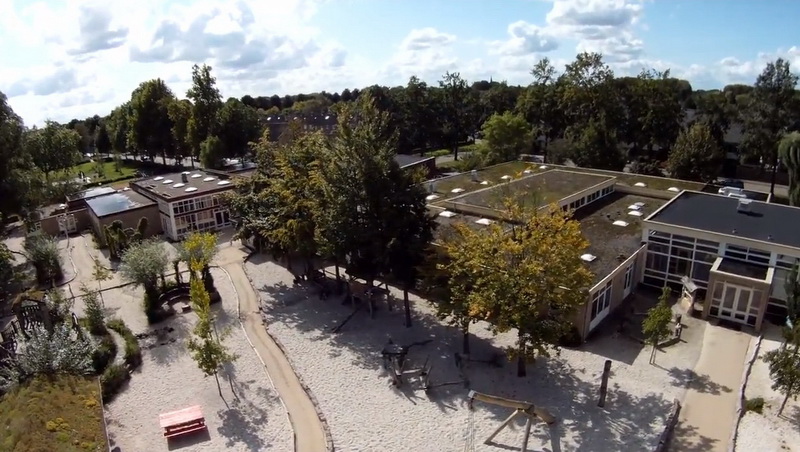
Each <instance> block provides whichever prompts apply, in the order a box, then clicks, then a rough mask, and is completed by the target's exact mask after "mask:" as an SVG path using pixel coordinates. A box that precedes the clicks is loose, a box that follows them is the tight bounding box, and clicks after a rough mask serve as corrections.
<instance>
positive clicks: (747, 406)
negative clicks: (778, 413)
mask: <svg viewBox="0 0 800 452" xmlns="http://www.w3.org/2000/svg"><path fill="white" fill-rule="evenodd" d="M744 411H745V413H746V412H748V411H753V412H756V413H758V414H762V413H763V411H764V399H763V398H762V397H756V398H755V399H747V400H746V401H745V402H744Z"/></svg>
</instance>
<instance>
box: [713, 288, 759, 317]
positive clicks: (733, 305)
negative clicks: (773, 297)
mask: <svg viewBox="0 0 800 452" xmlns="http://www.w3.org/2000/svg"><path fill="white" fill-rule="evenodd" d="M752 302H753V290H752V289H750V288H748V287H742V286H735V285H733V284H727V283H726V284H725V293H724V295H723V297H722V304H721V305H720V308H719V317H720V318H723V319H728V320H732V321H734V322H738V323H749V322H748V316H749V314H750V310H751V304H752Z"/></svg>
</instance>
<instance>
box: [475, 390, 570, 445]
mask: <svg viewBox="0 0 800 452" xmlns="http://www.w3.org/2000/svg"><path fill="white" fill-rule="evenodd" d="M468 397H469V400H468V402H467V407H468V408H469V409H470V410H472V403H473V402H474V401H475V400H479V401H481V402H483V403H488V404H490V405H496V406H502V407H506V408H513V409H514V412H513V413H511V416H509V417H508V418H507V419H506V420H505V421H503V423H502V424H500V427H498V428H497V430H495V431H494V432H493V433H492V434H491V435H489V437H488V438H486V441H484V442H483V444H491V442H492V440H493V439H494V438H495V437H496V436H497V435H498V434H500V432H502V431H503V429H504V428H506V427H508V425H509V424H511V422H512V421H513V420H514V418H516V417H517V416H525V419H526V423H525V435H524V436H523V437H522V447H521V448H520V450H521V451H522V452H527V450H528V437H529V436H530V433H531V425H532V424H533V421H534V419H535V418H539V419H541V420H542V421H543V422H544V423H545V424H548V425H552V424H554V423H555V422H556V418H555V417H554V416H553V415H552V414H550V413H549V412H548V411H547V410H545V409H543V408H539V407H537V406H535V405H534V404H533V403H531V402H523V401H521V400H513V399H506V398H503V397H498V396H493V395H489V394H483V393H480V392H478V391H470V392H469V395H468Z"/></svg>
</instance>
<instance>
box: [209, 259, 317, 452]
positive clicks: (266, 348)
mask: <svg viewBox="0 0 800 452" xmlns="http://www.w3.org/2000/svg"><path fill="white" fill-rule="evenodd" d="M220 248H221V249H220V251H219V254H218V255H217V258H216V261H217V263H218V265H220V266H221V267H222V268H223V269H224V270H225V271H226V272H227V273H228V275H230V277H231V280H232V281H233V285H234V287H235V288H236V293H237V294H238V297H239V317H240V318H239V320H240V321H241V322H242V326H243V327H244V330H245V333H246V334H247V336H248V338H249V339H250V342H251V343H252V346H253V348H254V349H255V351H256V353H258V356H259V357H260V358H261V360H262V361H263V363H264V366H265V367H266V371H267V373H268V375H269V377H270V379H271V380H272V383H273V385H274V386H275V390H276V391H277V392H278V395H279V396H280V398H281V400H282V401H283V403H284V405H285V406H286V409H287V411H288V414H289V421H290V422H291V424H292V429H293V431H294V444H295V451H296V452H320V451H325V450H327V449H328V447H327V444H326V435H325V428H324V427H323V424H322V421H321V420H320V417H319V416H318V415H317V410H316V407H315V406H314V402H313V401H312V400H311V398H310V397H309V395H308V393H307V392H306V391H305V389H304V388H303V385H302V384H301V383H300V379H299V378H298V377H297V374H295V372H294V369H292V366H291V364H290V363H289V360H288V358H287V357H286V355H284V353H283V350H281V348H280V347H279V346H278V344H277V343H276V342H275V341H274V340H273V339H272V337H271V336H270V335H269V334H268V333H267V330H266V327H265V326H264V325H263V324H262V320H261V314H260V312H259V301H258V295H257V294H256V292H255V290H254V289H253V286H252V285H251V284H250V280H249V279H248V278H247V274H245V272H244V267H243V258H244V256H245V254H244V253H243V252H242V251H241V250H239V249H238V248H235V247H232V246H228V247H225V246H223V247H220Z"/></svg>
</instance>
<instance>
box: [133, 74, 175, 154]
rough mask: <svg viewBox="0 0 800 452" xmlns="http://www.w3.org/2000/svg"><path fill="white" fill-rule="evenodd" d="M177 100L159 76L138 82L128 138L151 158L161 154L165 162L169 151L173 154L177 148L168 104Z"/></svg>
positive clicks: (134, 94) (134, 92) (134, 93)
mask: <svg viewBox="0 0 800 452" xmlns="http://www.w3.org/2000/svg"><path fill="white" fill-rule="evenodd" d="M174 101H175V95H173V94H172V90H170V89H169V87H168V86H167V84H166V83H165V82H164V81H163V80H161V79H160V78H157V79H155V80H148V81H146V82H144V83H142V84H141V85H139V87H138V88H136V90H134V91H133V94H132V95H131V101H130V108H131V110H130V113H131V114H130V116H129V118H128V119H129V122H130V124H129V131H128V133H129V138H128V139H129V141H130V142H132V143H133V144H134V145H135V146H136V147H137V148H138V149H139V150H142V151H146V152H147V154H148V155H149V156H150V158H151V159H152V158H155V156H156V155H157V153H160V154H161V158H162V159H163V163H164V164H165V165H166V164H167V153H168V152H169V153H170V156H172V150H173V149H174V144H173V143H174V140H173V137H172V119H170V116H169V106H170V104H172V103H173V102H174Z"/></svg>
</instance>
